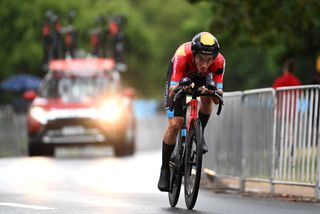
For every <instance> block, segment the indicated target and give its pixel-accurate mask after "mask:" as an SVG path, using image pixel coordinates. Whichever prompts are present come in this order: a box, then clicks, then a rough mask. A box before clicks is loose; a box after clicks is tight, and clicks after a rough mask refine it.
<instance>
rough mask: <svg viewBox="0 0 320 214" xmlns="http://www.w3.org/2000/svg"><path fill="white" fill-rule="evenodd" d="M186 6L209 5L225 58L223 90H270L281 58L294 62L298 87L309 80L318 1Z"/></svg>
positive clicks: (238, 0)
mask: <svg viewBox="0 0 320 214" xmlns="http://www.w3.org/2000/svg"><path fill="white" fill-rule="evenodd" d="M189 2H191V3H198V2H208V3H209V4H210V5H211V9H212V13H211V16H210V20H211V24H210V26H211V27H210V29H211V31H212V32H214V34H216V36H217V37H218V38H219V41H220V43H221V44H222V49H223V51H224V54H225V56H226V58H227V68H228V69H227V73H226V81H225V82H226V84H228V86H229V87H227V89H231V90H235V89H246V88H258V87H265V86H270V85H271V84H272V81H273V79H274V78H275V77H276V76H277V75H280V74H281V66H282V62H283V60H284V59H285V58H286V57H295V58H296V60H297V64H298V72H297V75H298V76H299V77H300V79H301V80H302V82H303V83H306V84H307V83H309V82H310V79H311V78H312V76H313V74H314V70H315V57H316V55H317V53H318V52H319V49H320V40H319V37H320V13H319V8H320V1H318V0H282V1H275V0H271V1H254V0H214V1H206V0H202V1H201V0H189ZM195 5H196V4H195ZM235 62H237V63H235ZM228 75H230V76H228ZM243 76H245V78H242V77H243ZM239 82H240V84H239ZM230 84H231V85H230Z"/></svg>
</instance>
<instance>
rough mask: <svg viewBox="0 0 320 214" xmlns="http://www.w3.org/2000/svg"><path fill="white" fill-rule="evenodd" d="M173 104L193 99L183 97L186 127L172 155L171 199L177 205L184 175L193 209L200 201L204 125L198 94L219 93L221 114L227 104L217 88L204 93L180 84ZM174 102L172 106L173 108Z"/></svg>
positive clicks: (190, 207)
mask: <svg viewBox="0 0 320 214" xmlns="http://www.w3.org/2000/svg"><path fill="white" fill-rule="evenodd" d="M174 94H175V95H174V100H173V105H174V103H175V101H176V99H178V98H179V97H180V96H185V97H187V96H191V100H190V101H188V102H187V101H186V99H182V100H183V101H184V103H183V117H184V122H183V126H182V128H181V130H180V132H179V134H178V143H177V144H176V146H175V149H174V151H173V154H172V155H171V158H170V162H169V166H170V189H169V193H168V195H169V202H170V205H171V207H175V206H176V204H177V202H178V199H179V195H180V190H181V183H182V177H183V176H184V193H185V194H184V195H185V203H186V206H187V208H188V209H192V208H193V207H194V205H195V203H196V200H197V197H198V192H199V185H200V179H201V170H202V142H203V138H204V136H203V135H202V126H201V122H200V120H199V118H198V103H199V101H198V99H197V98H198V97H201V96H215V97H217V98H218V100H219V106H218V111H217V115H220V113H221V110H222V105H223V98H222V96H221V95H220V94H219V93H218V92H217V91H216V90H214V92H213V93H202V92H201V90H200V88H198V89H187V90H185V89H183V88H181V87H178V88H176V89H175V90H174ZM173 105H172V106H171V109H170V110H172V109H173Z"/></svg>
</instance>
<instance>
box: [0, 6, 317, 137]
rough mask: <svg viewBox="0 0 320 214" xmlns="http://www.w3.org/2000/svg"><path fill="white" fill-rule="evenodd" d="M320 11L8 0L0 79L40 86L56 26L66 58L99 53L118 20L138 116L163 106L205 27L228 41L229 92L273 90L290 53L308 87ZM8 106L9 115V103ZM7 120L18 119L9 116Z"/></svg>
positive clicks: (1, 10) (11, 93)
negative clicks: (172, 78)
mask: <svg viewBox="0 0 320 214" xmlns="http://www.w3.org/2000/svg"><path fill="white" fill-rule="evenodd" d="M319 8H320V2H319V1H317V0H294V1H292V0H284V1H262V2H259V3H258V4H257V3H256V2H255V1H250V0H244V1H240V0H228V1H221V0H211V1H210V0H152V1H139V0H122V1H117V0H109V1H105V0H65V1H57V2H53V1H51V0H28V1H20V0H18V1H11V0H2V1H1V2H0V23H1V30H0V44H1V48H0V66H1V67H0V81H2V82H4V81H8V78H10V77H12V76H17V75H18V77H19V75H20V74H23V75H27V76H28V79H30V80H29V82H28V84H29V85H28V88H29V89H30V88H31V89H32V88H37V86H38V85H39V82H40V80H41V79H42V78H43V77H44V75H45V74H46V72H47V60H48V56H47V54H48V53H47V51H46V48H47V45H48V41H47V40H46V35H47V34H48V32H49V31H52V32H55V33H57V32H58V34H56V35H55V37H54V36H53V37H52V38H51V39H52V40H51V42H52V41H53V40H54V41H56V42H57V41H63V42H64V43H65V44H67V45H65V46H63V47H62V46H61V47H62V48H64V49H63V50H62V52H63V54H62V55H59V51H61V50H56V51H57V53H56V54H58V55H57V56H58V58H63V57H68V56H72V55H73V54H77V56H89V55H98V54H99V53H98V52H99V51H101V50H95V44H97V42H98V41H97V40H99V38H95V35H97V33H98V34H99V33H103V32H105V31H108V30H109V31H110V29H111V31H112V29H113V28H112V27H113V26H110V23H111V22H112V21H116V22H117V23H118V24H119V26H118V27H119V31H120V32H121V43H122V44H123V49H122V55H121V56H120V58H121V60H120V62H123V63H124V65H125V66H126V70H127V72H123V73H122V74H121V80H122V84H123V85H124V86H128V87H132V88H134V90H135V92H136V98H137V100H136V101H135V109H136V114H137V115H138V117H142V116H144V115H146V114H153V113H154V112H155V111H157V110H163V104H162V99H163V93H164V85H165V79H166V72H167V66H168V64H169V61H170V60H171V57H172V55H173V53H174V51H175V50H176V48H177V47H178V46H179V45H180V44H181V43H183V42H186V41H190V40H191V38H192V37H193V36H194V35H195V34H196V33H198V32H200V31H210V32H212V33H213V34H214V35H215V36H216V37H217V38H218V40H219V42H220V45H221V52H222V54H223V55H224V56H225V59H226V73H225V79H224V90H225V91H227V92H229V91H236V90H247V89H256V88H264V87H271V86H272V83H273V81H274V80H275V78H276V77H277V76H279V75H280V74H281V70H282V65H283V62H284V60H285V59H287V58H289V57H293V58H294V59H295V62H296V66H297V69H296V72H295V74H296V76H297V77H298V78H299V79H300V80H301V82H302V84H310V83H311V82H312V79H313V77H314V75H315V74H316V73H317V71H316V61H317V57H318V54H319V50H320V40H319V38H320V13H319ZM100 39H101V38H100ZM99 42H102V41H99ZM68 48H69V49H68ZM97 51H98V52H97ZM104 54H105V55H108V53H104ZM319 65H320V63H319ZM318 70H319V71H320V66H319V69H318ZM26 78H27V77H26V76H24V79H26ZM18 86H19V87H21V86H22V85H21V84H18ZM14 87H17V86H14ZM19 87H18V88H19ZM7 89H8V88H5V87H4V84H3V85H2V90H1V93H0V103H1V104H7V103H10V104H14V106H15V107H17V108H16V109H14V110H15V112H22V113H23V112H25V110H26V107H27V106H28V103H25V101H24V100H22V99H21V91H23V90H24V89H23V88H22V89H20V88H19V89H17V88H13V89H12V88H11V89H10V88H9V89H8V90H7ZM1 108H2V110H1V112H6V108H7V106H4V105H3V107H1ZM1 117H3V118H8V119H10V120H11V119H12V117H11V116H10V114H6V113H3V114H2V116H1ZM11 121H12V120H11ZM5 128H8V126H5ZM15 137H17V136H15Z"/></svg>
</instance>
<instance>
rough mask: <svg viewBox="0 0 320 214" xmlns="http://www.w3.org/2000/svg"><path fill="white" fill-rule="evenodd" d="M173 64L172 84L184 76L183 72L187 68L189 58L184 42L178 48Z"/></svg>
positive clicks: (175, 83)
mask: <svg viewBox="0 0 320 214" xmlns="http://www.w3.org/2000/svg"><path fill="white" fill-rule="evenodd" d="M172 64H173V65H172V76H171V80H170V86H171V85H177V84H178V83H179V81H180V80H181V79H182V77H183V72H184V70H185V69H186V65H187V59H186V52H185V46H184V44H183V45H181V46H180V47H179V48H178V49H177V50H176V52H175V55H174V56H173V58H172Z"/></svg>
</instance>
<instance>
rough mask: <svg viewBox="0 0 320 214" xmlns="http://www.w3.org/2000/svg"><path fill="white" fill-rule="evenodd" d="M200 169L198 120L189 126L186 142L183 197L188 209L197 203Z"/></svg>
mask: <svg viewBox="0 0 320 214" xmlns="http://www.w3.org/2000/svg"><path fill="white" fill-rule="evenodd" d="M201 169H202V128H201V124H200V121H199V120H198V119H196V120H194V121H193V122H192V124H191V127H190V131H189V135H188V137H187V142H186V154H185V173H184V181H185V184H184V195H185V202H186V206H187V208H188V209H192V208H193V207H194V205H195V203H196V201H197V197H198V192H199V185H200V179H201Z"/></svg>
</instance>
